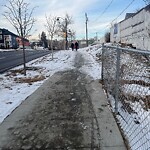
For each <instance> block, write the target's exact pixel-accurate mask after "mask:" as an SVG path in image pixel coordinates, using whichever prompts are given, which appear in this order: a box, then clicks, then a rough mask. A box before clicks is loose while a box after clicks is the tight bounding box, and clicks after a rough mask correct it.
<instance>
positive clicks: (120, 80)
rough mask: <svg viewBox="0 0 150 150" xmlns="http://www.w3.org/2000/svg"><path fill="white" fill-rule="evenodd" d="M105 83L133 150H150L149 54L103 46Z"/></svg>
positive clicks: (103, 75) (103, 77)
mask: <svg viewBox="0 0 150 150" xmlns="http://www.w3.org/2000/svg"><path fill="white" fill-rule="evenodd" d="M102 80H103V83H104V88H105V90H106V93H107V96H108V99H109V101H110V103H111V105H112V108H113V110H114V111H115V112H116V114H117V118H118V120H119V122H120V124H121V127H122V129H123V131H124V133H125V135H126V137H127V138H128V141H129V144H130V147H131V149H132V150H149V149H150V51H142V50H135V49H125V48H120V47H113V46H105V45H103V46H102Z"/></svg>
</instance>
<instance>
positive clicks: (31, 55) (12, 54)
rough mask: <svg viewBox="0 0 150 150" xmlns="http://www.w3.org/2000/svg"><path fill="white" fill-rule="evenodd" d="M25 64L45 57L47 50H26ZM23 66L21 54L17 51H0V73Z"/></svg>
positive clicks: (20, 51)
mask: <svg viewBox="0 0 150 150" xmlns="http://www.w3.org/2000/svg"><path fill="white" fill-rule="evenodd" d="M25 53H26V62H29V61H31V60H33V59H35V58H39V57H41V56H44V55H47V54H49V53H50V51H49V50H26V51H25ZM21 64H23V52H22V50H18V51H1V52H0V73H3V72H5V71H7V70H9V69H11V68H14V67H16V66H18V65H21Z"/></svg>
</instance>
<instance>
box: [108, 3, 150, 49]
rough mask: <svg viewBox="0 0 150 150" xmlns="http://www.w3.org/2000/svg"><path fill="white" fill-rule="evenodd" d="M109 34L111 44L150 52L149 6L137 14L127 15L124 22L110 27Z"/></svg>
mask: <svg viewBox="0 0 150 150" xmlns="http://www.w3.org/2000/svg"><path fill="white" fill-rule="evenodd" d="M110 33H111V34H110V41H111V42H116V43H123V44H130V45H131V44H132V46H134V47H136V48H137V49H147V50H150V5H148V6H146V7H144V8H142V9H141V10H139V11H138V12H137V13H127V14H126V17H125V19H124V20H122V21H121V22H119V23H117V24H114V25H113V26H112V27H111V31H110Z"/></svg>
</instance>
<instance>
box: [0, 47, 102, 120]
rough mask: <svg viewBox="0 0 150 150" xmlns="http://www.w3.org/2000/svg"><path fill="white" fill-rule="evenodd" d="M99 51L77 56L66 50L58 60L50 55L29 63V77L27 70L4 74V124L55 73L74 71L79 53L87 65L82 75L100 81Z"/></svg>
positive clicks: (0, 96)
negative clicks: (24, 73)
mask: <svg viewBox="0 0 150 150" xmlns="http://www.w3.org/2000/svg"><path fill="white" fill-rule="evenodd" d="M91 50H92V51H91ZM98 51H100V49H98V48H84V49H79V50H78V51H77V52H76V51H71V50H62V51H59V52H56V53H55V54H54V60H51V54H49V55H46V56H43V57H41V58H38V59H35V60H33V61H31V62H29V63H27V67H28V69H27V75H26V77H25V76H24V75H23V74H21V71H20V70H21V69H22V68H23V66H19V67H16V68H13V69H12V70H10V71H8V72H6V73H4V74H0V83H1V84H0V123H1V122H2V121H3V120H4V119H5V118H6V117H7V116H8V115H9V114H10V113H11V112H12V111H13V110H14V109H15V108H16V107H17V106H19V105H20V104H21V103H22V101H24V100H25V99H26V98H27V97H28V96H29V95H30V94H32V93H33V92H34V91H35V90H36V89H37V88H38V87H40V86H41V85H42V83H43V82H44V81H46V80H47V79H48V78H49V77H50V76H52V75H53V74H54V73H55V72H58V71H62V70H67V69H73V68H74V58H75V55H76V53H81V54H82V56H83V57H84V58H85V65H84V66H83V67H82V68H81V70H80V71H83V72H84V73H87V74H88V75H90V76H92V77H93V78H94V79H100V70H101V68H100V65H99V63H98V62H97V61H96V56H95V53H97V52H98Z"/></svg>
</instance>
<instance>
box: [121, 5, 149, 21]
mask: <svg viewBox="0 0 150 150" xmlns="http://www.w3.org/2000/svg"><path fill="white" fill-rule="evenodd" d="M144 9H145V10H146V11H149V12H150V4H149V5H147V6H145V7H143V8H141V9H140V10H139V11H137V12H136V13H126V16H125V19H123V20H122V21H120V22H119V23H121V22H123V21H124V20H126V19H129V18H131V17H133V16H135V15H137V14H138V13H140V12H141V11H142V10H144Z"/></svg>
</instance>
